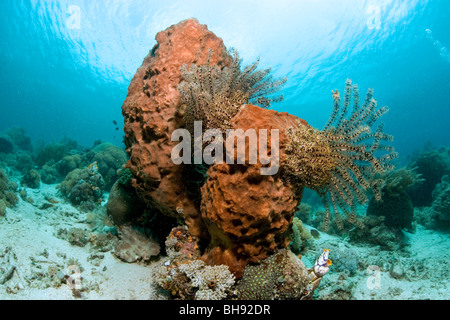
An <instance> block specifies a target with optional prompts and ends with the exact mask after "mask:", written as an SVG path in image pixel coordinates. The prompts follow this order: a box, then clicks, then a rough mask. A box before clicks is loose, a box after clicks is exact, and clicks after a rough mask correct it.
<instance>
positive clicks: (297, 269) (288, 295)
mask: <svg viewBox="0 0 450 320" xmlns="http://www.w3.org/2000/svg"><path fill="white" fill-rule="evenodd" d="M308 284H309V277H308V271H307V269H306V267H305V265H304V264H303V263H302V262H301V261H300V260H299V259H298V258H297V257H296V256H295V255H294V254H293V253H292V252H291V251H290V250H287V249H284V250H280V251H279V252H278V253H277V254H274V255H271V256H269V257H268V258H266V259H265V260H263V261H261V262H260V263H259V264H255V265H253V264H250V265H247V266H246V267H245V269H244V275H243V277H242V279H241V280H240V282H239V283H238V285H237V287H236V291H237V295H238V298H239V299H243V300H273V299H289V300H291V299H302V298H304V297H305V290H307V287H308Z"/></svg>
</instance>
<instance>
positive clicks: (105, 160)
mask: <svg viewBox="0 0 450 320" xmlns="http://www.w3.org/2000/svg"><path fill="white" fill-rule="evenodd" d="M83 160H84V161H83V162H84V163H86V162H87V163H93V162H97V164H98V171H99V173H100V174H101V175H102V177H103V180H104V181H105V186H104V188H105V189H106V190H109V189H110V188H111V187H112V185H113V184H114V182H116V180H117V179H118V175H117V170H119V169H120V168H122V166H123V165H124V164H125V163H126V162H127V160H128V158H127V155H126V153H125V152H124V151H123V150H122V149H121V148H119V147H117V146H115V145H113V144H111V143H102V144H99V145H97V146H95V147H94V148H92V150H90V151H89V152H88V153H86V154H85V155H83Z"/></svg>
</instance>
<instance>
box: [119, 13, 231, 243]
mask: <svg viewBox="0 0 450 320" xmlns="http://www.w3.org/2000/svg"><path fill="white" fill-rule="evenodd" d="M156 41H157V44H156V45H155V46H154V48H153V49H152V50H151V52H150V53H149V55H148V56H147V57H146V58H145V59H144V62H143V64H142V66H141V67H140V68H139V69H138V70H137V72H136V74H135V76H134V78H133V79H132V81H131V83H130V86H129V88H128V95H127V98H126V100H125V102H124V105H123V106H122V114H123V116H124V120H125V127H124V132H125V144H126V152H127V153H128V155H129V156H130V160H129V161H128V162H127V164H126V167H127V168H129V169H130V170H131V172H132V174H133V181H132V185H133V187H134V188H135V189H136V190H137V192H138V194H139V196H140V197H141V198H142V199H143V200H144V201H145V202H146V203H147V204H149V205H150V206H151V207H153V208H155V210H156V209H158V210H159V211H161V212H162V213H164V214H166V215H170V216H174V217H175V216H180V215H181V216H182V217H183V218H184V219H185V221H186V223H187V225H188V226H189V227H190V228H191V230H190V231H191V232H192V233H193V234H194V235H196V234H198V233H199V232H200V229H196V227H195V226H198V225H199V224H200V215H199V209H198V206H197V207H196V206H195V205H194V202H193V201H192V200H191V199H189V196H188V194H187V191H186V188H185V186H184V184H183V177H182V171H183V167H182V166H179V165H175V164H174V163H173V162H172V160H171V151H172V148H173V147H174V146H175V145H176V144H177V142H172V141H171V134H172V132H173V131H174V130H175V129H177V128H180V127H182V126H183V117H182V111H181V110H179V109H180V104H181V103H180V96H179V92H178V90H177V87H178V85H179V83H180V81H181V80H182V79H181V71H180V68H181V67H182V66H183V65H185V64H187V65H191V64H192V63H196V64H205V63H206V62H207V59H208V56H209V55H210V58H209V61H210V63H211V64H217V65H227V64H229V63H230V57H229V55H228V53H227V51H226V48H225V46H224V44H223V41H222V39H220V38H218V37H217V36H215V35H214V34H213V33H212V32H210V31H208V29H207V27H206V26H205V25H201V24H200V23H199V22H198V21H197V20H195V19H189V20H185V21H182V22H180V23H178V24H177V25H173V26H171V27H169V28H168V29H166V30H165V31H161V32H159V33H158V34H157V35H156ZM210 52H211V53H210ZM177 209H178V210H177ZM191 226H192V227H191Z"/></svg>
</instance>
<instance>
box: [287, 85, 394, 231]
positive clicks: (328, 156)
mask: <svg viewBox="0 0 450 320" xmlns="http://www.w3.org/2000/svg"><path fill="white" fill-rule="evenodd" d="M352 93H353V106H352V108H351V110H350V105H351V100H352ZM332 94H333V100H334V106H333V112H332V114H331V116H330V118H329V120H328V122H327V124H326V126H325V128H324V129H323V130H322V131H319V130H316V129H313V128H312V127H309V126H305V125H301V124H300V125H299V126H298V127H297V128H293V129H291V130H290V132H289V136H290V143H289V145H288V146H287V149H286V157H287V161H286V163H287V164H286V168H285V175H286V178H287V179H288V180H290V181H291V182H292V183H295V184H297V185H299V186H305V187H308V188H310V189H313V190H315V191H317V192H318V193H319V195H320V196H321V198H322V199H323V202H324V206H325V209H326V214H325V221H324V229H327V228H328V225H329V220H330V204H331V207H332V209H333V211H334V216H335V221H336V224H337V226H338V228H340V229H341V228H342V227H343V223H342V219H341V217H340V214H339V209H341V210H342V211H344V212H345V213H346V214H347V216H348V218H349V222H351V223H358V221H357V219H356V206H357V204H358V203H359V204H364V203H366V202H367V200H368V197H367V191H369V190H372V192H373V194H374V197H375V199H377V200H380V199H381V191H380V188H381V186H382V184H383V181H382V179H381V178H380V174H381V173H384V172H386V171H388V170H391V169H392V165H391V164H390V162H391V160H393V159H395V158H396V157H397V153H396V152H394V149H393V147H392V146H390V145H387V144H384V143H383V142H386V141H392V140H393V138H392V136H391V135H388V134H385V133H383V124H379V125H378V126H377V128H376V130H375V131H374V132H373V131H372V130H371V128H372V127H373V126H374V125H375V123H376V122H377V120H378V119H379V118H380V117H381V116H382V115H384V114H385V113H386V112H387V111H388V108H387V107H382V108H379V109H378V108H377V101H376V100H375V99H374V98H373V90H372V89H369V90H368V92H367V95H366V98H365V100H364V102H363V104H362V105H361V104H360V101H359V91H358V86H357V85H356V84H355V85H353V86H352V82H351V80H347V82H346V85H345V94H344V102H343V104H341V98H340V94H339V92H338V90H336V91H335V92H332Z"/></svg>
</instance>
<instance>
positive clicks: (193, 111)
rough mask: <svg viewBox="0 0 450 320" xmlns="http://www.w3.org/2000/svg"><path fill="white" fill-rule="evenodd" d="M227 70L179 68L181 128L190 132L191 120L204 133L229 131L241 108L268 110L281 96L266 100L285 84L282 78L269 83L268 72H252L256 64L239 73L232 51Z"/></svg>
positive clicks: (209, 67) (235, 55)
mask: <svg viewBox="0 0 450 320" xmlns="http://www.w3.org/2000/svg"><path fill="white" fill-rule="evenodd" d="M231 54H232V62H231V65H230V66H229V67H223V68H221V67H220V66H218V65H212V66H211V65H210V64H209V59H208V62H207V64H206V65H200V66H197V65H195V64H193V65H191V66H190V67H189V68H188V66H186V65H184V66H183V67H182V70H181V72H182V74H183V78H184V81H182V82H181V83H180V85H179V87H178V90H179V92H180V95H181V99H182V105H183V107H184V108H185V111H184V120H185V125H186V128H187V129H188V130H190V132H191V133H192V132H193V124H194V121H195V120H199V121H202V122H203V128H204V129H212V128H214V129H222V130H224V129H230V128H231V125H230V120H231V118H233V116H234V115H236V113H237V112H238V111H239V108H240V107H241V106H242V105H243V104H247V103H250V102H251V103H254V104H257V105H260V106H262V107H265V108H267V107H269V106H270V105H271V103H272V102H278V101H281V100H282V99H283V96H279V97H275V98H269V97H268V96H270V95H271V94H273V93H274V92H276V91H277V90H279V88H280V86H281V85H283V84H284V83H285V82H286V78H283V79H278V80H273V79H272V77H271V75H270V72H271V69H265V70H256V69H257V67H258V64H259V60H256V61H255V62H254V63H253V64H251V65H248V66H246V67H244V68H243V69H241V60H240V58H239V55H238V54H237V52H236V51H233V52H232V53H231Z"/></svg>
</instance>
